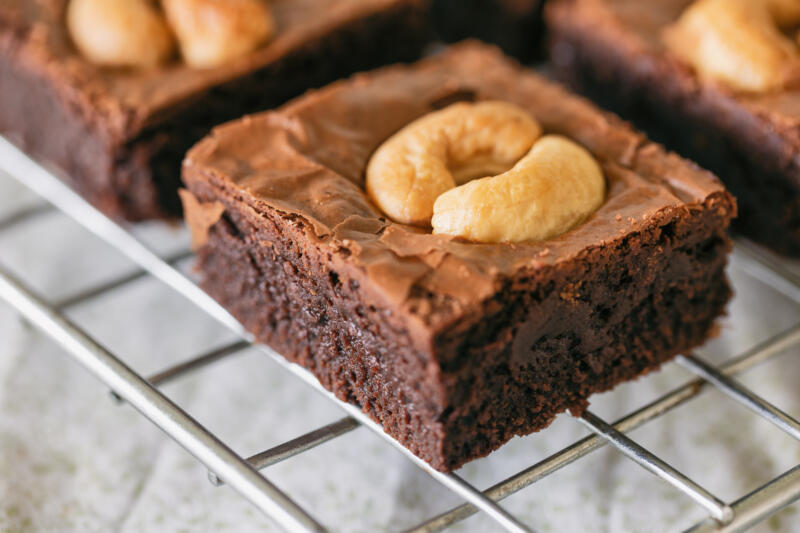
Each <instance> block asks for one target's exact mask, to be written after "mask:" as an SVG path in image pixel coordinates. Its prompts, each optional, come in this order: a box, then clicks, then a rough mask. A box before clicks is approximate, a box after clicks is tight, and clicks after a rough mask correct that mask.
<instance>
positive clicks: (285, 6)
mask: <svg viewBox="0 0 800 533" xmlns="http://www.w3.org/2000/svg"><path fill="white" fill-rule="evenodd" d="M66 5H67V0H53V1H49V2H30V1H28V0H0V95H2V98H0V133H2V134H5V135H8V136H10V138H12V139H13V140H14V141H15V142H18V143H19V144H20V145H21V146H22V147H23V148H24V149H25V150H26V151H28V152H29V153H31V154H32V155H34V156H35V157H37V158H40V159H42V160H43V161H44V162H46V163H48V164H51V165H54V166H55V167H56V168H57V169H58V170H59V171H60V173H61V174H62V175H63V176H64V177H65V179H67V180H68V182H69V183H70V184H71V185H72V186H73V187H75V189H76V190H78V191H79V192H80V193H82V194H83V195H84V196H85V197H86V198H88V199H89V200H90V201H91V202H92V203H94V204H95V205H96V206H98V207H99V208H100V209H102V210H103V211H104V212H106V213H108V214H110V215H113V216H115V217H124V218H128V219H131V220H138V219H146V218H152V217H165V216H175V215H177V214H179V213H180V202H179V201H178V196H177V189H178V185H179V179H178V176H179V175H180V162H181V160H182V159H183V156H184V155H185V152H186V150H188V149H189V148H190V147H191V146H192V144H194V143H195V142H197V141H198V140H199V139H200V138H202V136H203V135H206V134H207V133H208V132H209V130H210V129H211V128H212V127H213V126H215V125H217V124H220V123H221V122H224V121H227V120H232V119H234V118H237V117H240V116H241V115H243V114H244V113H247V112H252V111H256V110H262V109H267V108H270V107H274V106H276V105H278V104H280V103H282V102H284V101H286V100H287V99H289V98H290V97H292V96H296V95H298V94H300V93H301V92H303V91H305V90H306V89H309V88H311V87H315V86H320V85H323V84H325V83H328V82H330V81H333V80H335V79H337V78H340V77H341V76H343V75H347V74H350V73H352V72H354V71H357V70H362V69H365V68H371V67H375V66H379V65H380V64H384V63H386V62H395V61H399V60H409V59H414V58H416V57H418V54H419V52H420V50H421V47H422V46H423V44H424V42H425V41H426V40H427V38H428V29H427V26H428V23H427V5H426V2H425V0H337V1H336V2H331V1H329V0H275V1H273V2H271V5H272V10H273V13H274V16H275V19H276V22H277V34H276V36H275V38H274V40H272V41H271V42H270V43H269V44H267V45H266V46H264V47H263V48H261V49H259V50H257V51H255V52H253V53H251V54H248V55H247V56H245V57H242V58H241V59H238V60H235V61H232V62H229V63H228V64H226V65H224V66H222V67H218V68H213V69H194V68H191V67H188V66H186V65H185V64H183V63H181V62H180V61H178V60H175V61H174V62H173V63H171V64H168V65H166V66H164V67H162V68H159V69H156V70H145V71H141V70H121V69H108V68H101V67H97V66H95V65H93V64H91V63H90V62H88V61H87V60H85V59H83V58H82V57H81V56H80V55H79V54H78V52H77V51H76V50H75V48H74V46H73V45H72V43H71V41H70V39H69V36H68V33H67V29H66V26H65V22H64V18H65V9H66Z"/></svg>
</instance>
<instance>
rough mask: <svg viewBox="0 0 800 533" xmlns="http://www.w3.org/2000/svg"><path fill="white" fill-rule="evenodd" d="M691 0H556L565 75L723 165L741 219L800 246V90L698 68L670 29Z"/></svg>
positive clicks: (675, 143)
mask: <svg viewBox="0 0 800 533" xmlns="http://www.w3.org/2000/svg"><path fill="white" fill-rule="evenodd" d="M691 4H692V0H654V1H650V2H640V1H637V0H553V1H552V2H550V3H548V6H547V7H546V9H545V17H546V20H547V24H548V28H549V31H550V41H551V42H550V49H551V56H552V62H553V65H554V67H555V71H556V73H557V76H558V77H559V78H560V79H562V80H564V81H566V82H568V83H569V84H570V85H571V86H572V87H573V88H575V89H576V90H578V91H580V92H582V93H584V94H586V95H588V96H590V97H591V98H592V99H594V100H595V101H597V102H598V103H599V104H601V105H603V106H604V107H607V108H609V109H612V110H614V111H616V112H618V113H619V114H621V115H622V116H623V117H624V118H627V119H629V120H631V121H632V122H634V124H636V125H637V126H638V127H640V128H642V129H643V130H645V131H646V132H647V133H648V135H650V136H651V137H652V138H654V139H655V140H657V141H660V142H663V143H664V144H665V145H667V147H669V148H672V149H674V150H676V151H678V152H679V153H680V154H682V155H684V156H686V157H689V158H691V159H693V160H695V161H697V162H698V163H700V164H701V165H702V166H704V167H706V168H708V169H710V170H711V171H713V172H714V173H715V174H716V175H718V176H719V177H720V179H722V180H723V182H724V183H725V185H726V186H728V188H729V189H730V190H731V192H732V193H733V194H734V195H735V196H736V197H737V200H738V203H739V209H740V214H739V218H738V219H737V221H736V222H735V223H734V229H736V230H737V231H739V232H741V233H742V234H744V235H745V236H747V237H750V238H752V239H753V240H755V241H758V242H760V243H762V244H764V245H766V246H769V247H771V248H773V249H774V250H776V251H779V252H782V253H785V254H789V255H792V256H797V255H800V157H799V156H800V137H798V135H797V131H798V130H797V124H798V121H799V120H800V105H799V104H800V90H798V89H797V88H785V89H779V90H773V91H768V92H764V93H758V92H756V93H742V92H740V91H736V90H732V89H730V88H729V87H726V86H725V85H724V84H720V83H714V82H712V81H710V80H708V79H706V78H703V77H701V76H698V75H697V73H696V72H695V71H694V70H693V69H692V68H691V67H690V66H689V65H688V64H685V63H684V62H682V61H680V60H679V59H678V57H676V56H675V55H674V54H672V53H670V51H669V49H668V47H667V46H666V45H665V40H664V38H663V35H664V30H665V28H667V27H668V26H670V25H672V24H673V23H675V22H676V21H677V20H679V18H680V17H681V14H682V13H683V12H684V10H686V8H688V7H689V6H690V5H691ZM720 60H722V59H720Z"/></svg>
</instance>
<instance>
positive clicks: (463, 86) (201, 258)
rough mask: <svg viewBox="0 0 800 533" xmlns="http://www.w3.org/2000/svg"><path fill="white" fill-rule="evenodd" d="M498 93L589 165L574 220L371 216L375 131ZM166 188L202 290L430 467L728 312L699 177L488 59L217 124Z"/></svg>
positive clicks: (722, 220) (454, 61)
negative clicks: (483, 238)
mask: <svg viewBox="0 0 800 533" xmlns="http://www.w3.org/2000/svg"><path fill="white" fill-rule="evenodd" d="M498 100H499V101H503V102H508V103H511V104H514V105H516V106H519V107H521V108H522V109H524V110H526V111H527V112H529V113H530V114H531V115H532V116H533V117H534V118H535V119H537V120H538V121H539V123H540V124H541V126H542V128H543V129H544V131H545V132H546V133H552V134H559V135H562V136H565V137H568V138H570V139H572V140H574V141H575V142H577V143H580V145H582V146H584V147H585V148H586V149H588V151H589V152H590V153H591V154H592V155H593V156H594V157H595V158H596V159H597V161H598V162H599V163H600V165H601V167H602V171H603V174H604V176H605V179H606V181H607V197H606V198H605V201H604V202H603V204H602V206H601V207H600V208H599V209H598V210H597V211H596V212H595V213H594V214H593V215H592V216H590V217H589V218H588V220H586V221H585V222H584V223H583V224H581V225H579V226H578V227H576V228H574V229H572V230H570V231H568V232H566V233H564V234H562V235H560V236H557V237H554V238H552V239H548V240H544V241H538V242H537V241H529V242H518V243H513V244H512V243H505V242H501V243H496V244H479V243H475V242H468V241H465V240H463V239H458V238H453V237H450V236H447V235H440V234H432V233H431V232H430V230H429V229H425V228H420V227H412V226H408V225H403V224H398V223H395V222H392V221H391V220H388V219H387V217H386V216H384V214H383V213H381V212H380V211H379V210H378V208H377V207H376V206H375V205H374V204H373V203H372V202H371V201H370V199H369V197H368V195H367V193H366V192H365V190H364V185H365V183H364V180H365V170H366V167H367V163H368V161H369V159H370V157H371V154H373V152H375V150H376V149H377V148H378V146H379V145H381V144H382V143H383V142H384V141H385V140H386V139H387V138H389V137H390V136H392V135H393V134H394V133H395V132H397V131H398V130H400V129H401V128H403V127H404V126H406V125H407V124H409V123H410V122H412V121H414V120H415V119H418V118H419V117H422V116H424V115H426V114H428V113H430V112H432V111H434V110H437V109H441V108H444V107H447V106H449V105H450V104H452V103H453V102H458V101H471V102H478V101H498ZM183 179H184V183H185V184H186V187H187V189H188V190H186V191H182V196H183V199H184V204H185V211H186V216H187V220H188V222H189V225H190V227H191V229H192V232H193V236H194V242H195V246H196V248H197V252H198V269H199V272H200V273H201V275H202V283H203V286H204V287H205V288H206V290H207V291H208V292H209V293H210V294H211V295H213V296H214V297H215V298H216V299H218V300H219V301H220V302H221V303H222V304H223V305H224V306H225V307H226V308H227V309H229V310H230V311H231V312H232V313H233V314H234V315H235V316H236V317H237V318H238V319H239V320H240V321H241V322H242V323H243V324H244V325H245V327H246V328H247V329H248V330H249V331H251V332H253V334H254V335H255V336H256V337H257V338H258V339H259V340H260V341H263V342H265V343H267V344H269V345H271V346H272V347H274V348H275V349H276V350H277V351H278V352H280V353H281V354H283V355H284V356H285V357H286V358H287V359H289V360H291V361H294V362H296V363H298V364H300V365H303V366H304V367H306V368H307V369H309V370H310V371H311V372H313V373H314V374H315V375H316V376H317V377H318V378H319V380H320V382H321V383H322V384H323V385H324V386H325V387H326V388H328V389H330V390H331V391H333V392H334V393H336V395H337V396H338V397H339V398H341V399H342V400H344V401H348V402H352V403H355V404H357V405H359V406H361V408H363V409H364V411H365V412H366V413H368V414H369V415H370V416H371V417H373V418H374V419H375V420H376V421H378V422H380V423H381V424H383V427H384V428H385V430H386V431H387V432H388V433H389V434H391V435H392V436H393V437H394V438H396V439H398V440H399V441H400V442H401V443H403V444H404V445H405V446H407V447H408V448H409V449H410V450H411V451H413V452H414V453H415V454H417V455H418V456H419V457H421V458H423V459H425V460H426V461H428V462H430V464H432V465H433V466H434V467H435V468H437V469H440V470H443V471H447V470H452V469H455V468H458V467H459V466H460V465H462V464H464V463H465V462H466V461H469V460H471V459H474V458H476V457H480V456H483V455H486V454H488V453H489V452H491V451H492V450H494V449H496V448H497V447H499V446H500V445H502V444H503V443H504V442H506V441H507V440H509V439H510V438H512V437H513V436H514V435H525V434H527V433H530V432H532V431H536V430H540V429H542V428H544V427H546V426H547V425H548V424H550V422H551V421H552V420H553V418H554V417H555V416H556V415H557V414H558V413H561V412H563V411H565V410H567V409H570V410H572V411H573V412H580V411H581V410H582V409H584V408H585V407H586V406H587V399H588V398H589V396H590V395H591V394H593V393H596V392H600V391H605V390H608V389H610V388H612V387H613V386H614V385H616V384H618V383H620V382H622V381H625V380H629V379H632V378H635V377H637V376H640V375H642V374H644V373H646V372H649V371H652V370H654V369H656V368H658V367H659V365H661V364H662V363H664V362H665V361H668V360H669V359H670V358H672V357H673V356H675V355H676V354H678V353H681V352H685V351H687V350H690V349H692V348H693V347H695V346H697V345H699V344H701V343H703V342H704V341H705V340H706V338H708V336H709V335H710V334H711V333H712V332H713V331H714V321H715V319H716V318H717V317H718V316H719V315H720V314H721V313H722V312H723V310H724V307H725V304H726V302H727V301H728V299H729V297H730V289H729V287H728V283H727V281H726V277H725V272H724V271H725V265H726V261H727V254H728V252H729V250H730V248H731V243H730V241H729V239H728V237H727V236H726V228H727V226H728V224H729V221H730V219H731V217H732V216H733V215H734V214H735V211H736V207H735V203H734V201H733V199H732V197H731V196H730V195H729V194H728V193H727V192H726V191H725V189H724V188H723V186H722V185H721V184H720V183H719V181H718V180H717V179H716V178H715V177H714V176H713V175H711V174H710V173H708V172H706V171H703V170H701V169H700V168H698V167H697V166H695V165H694V164H692V163H690V162H688V161H685V160H683V159H681V158H679V157H677V156H676V155H674V154H669V153H667V152H665V151H664V150H663V149H662V148H661V147H660V146H658V145H655V144H653V143H651V142H649V141H648V140H647V139H646V138H645V137H644V136H642V135H641V134H639V133H637V132H635V131H634V130H632V129H631V128H630V127H629V126H628V125H626V124H625V123H623V122H622V121H621V120H619V119H618V118H616V117H615V116H612V115H610V114H607V113H604V112H602V111H600V110H598V109H597V108H596V107H594V106H593V105H592V104H590V103H589V102H587V101H585V100H583V99H582V98H579V97H577V96H574V95H572V94H571V93H569V92H568V91H566V90H564V89H563V88H561V87H560V86H558V85H556V84H554V83H552V82H549V81H547V80H545V79H543V78H542V77H540V76H539V75H537V74H535V73H534V72H532V71H530V70H527V69H525V68H523V67H520V66H519V65H518V64H516V63H515V62H514V61H513V60H510V59H508V58H507V57H505V56H504V55H502V54H501V53H500V52H499V51H498V50H497V49H496V48H494V47H490V46H488V45H481V44H477V43H465V44H461V45H457V46H454V47H452V48H451V49H449V50H447V51H446V52H444V53H442V54H441V55H439V56H436V57H433V58H429V59H426V60H424V61H421V62H419V63H417V64H414V65H411V66H395V67H389V68H385V69H382V70H377V71H374V72H370V73H366V74H360V75H357V76H355V77H353V78H351V79H349V80H346V81H341V82H338V83H335V84H333V85H330V86H328V87H326V88H323V89H321V90H317V91H313V92H311V93H308V94H306V95H305V96H303V97H301V98H298V99H296V100H294V101H293V102H290V103H289V104H287V105H285V106H283V107H282V108H280V109H278V110H277V111H274V112H267V113H262V114H257V115H252V116H248V117H245V118H243V119H241V120H238V121H234V122H231V123H229V124H226V125H223V126H220V127H218V128H216V129H215V130H214V131H213V133H212V134H211V135H210V136H208V137H207V138H205V139H204V140H203V141H201V142H200V143H199V144H198V145H196V146H195V147H194V148H193V149H192V150H191V151H190V152H189V154H188V156H187V158H186V160H185V161H184V167H183Z"/></svg>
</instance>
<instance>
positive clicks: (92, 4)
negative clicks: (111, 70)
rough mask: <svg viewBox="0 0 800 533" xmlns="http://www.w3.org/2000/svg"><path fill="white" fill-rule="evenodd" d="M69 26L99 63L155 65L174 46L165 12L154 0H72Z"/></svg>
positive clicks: (87, 53)
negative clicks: (161, 10)
mask: <svg viewBox="0 0 800 533" xmlns="http://www.w3.org/2000/svg"><path fill="white" fill-rule="evenodd" d="M67 29H68V30H69V33H70V36H71V37H72V40H73V42H74V43H75V45H76V46H77V47H78V49H79V50H80V51H81V53H82V54H83V55H84V56H85V57H86V58H87V59H89V60H90V61H92V62H93V63H96V64H98V65H107V66H114V67H152V66H155V65H157V64H159V63H161V62H163V61H164V60H166V59H168V58H169V57H170V56H171V55H172V54H173V52H174V50H175V41H174V39H173V37H172V33H171V32H170V29H169V27H168V26H167V23H166V20H165V19H164V15H163V13H161V12H160V11H159V10H158V7H157V6H156V5H155V4H154V3H153V2H152V1H151V0H72V1H71V2H70V3H69V5H68V6H67Z"/></svg>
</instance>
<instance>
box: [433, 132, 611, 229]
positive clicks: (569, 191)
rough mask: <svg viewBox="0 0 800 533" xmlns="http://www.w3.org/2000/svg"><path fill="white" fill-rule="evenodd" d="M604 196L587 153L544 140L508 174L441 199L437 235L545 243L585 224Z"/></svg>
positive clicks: (567, 143)
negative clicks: (541, 241) (543, 241)
mask: <svg viewBox="0 0 800 533" xmlns="http://www.w3.org/2000/svg"><path fill="white" fill-rule="evenodd" d="M605 192H606V182H605V178H604V177H603V171H602V170H601V169H600V166H599V165H598V163H597V161H596V160H595V159H594V157H593V156H592V155H591V154H590V153H589V152H588V151H587V150H586V149H585V148H583V147H582V146H580V145H578V144H576V143H574V142H572V141H570V140H569V139H567V138H565V137H561V136H558V135H546V136H544V137H542V138H541V139H539V140H538V141H537V142H536V143H535V144H534V145H533V148H531V150H530V152H528V154H527V155H526V156H525V157H523V158H522V159H521V160H520V161H519V162H518V163H517V164H516V165H514V168H512V169H511V170H509V171H508V172H505V173H504V174H500V175H499V176H493V177H488V178H483V179H480V180H475V181H471V182H469V183H467V184H465V185H462V186H460V187H456V188H455V189H451V190H449V191H447V192H445V193H444V194H442V195H441V196H439V197H438V198H437V200H436V203H435V204H434V207H433V221H432V225H433V232H434V233H443V234H447V235H454V236H459V237H464V238H466V239H469V240H472V241H478V242H520V241H529V240H534V241H539V240H546V239H550V238H552V237H555V236H558V235H560V234H562V233H565V232H567V231H569V230H570V229H572V228H574V227H575V226H577V225H578V224H580V223H581V222H583V221H584V220H586V219H587V218H588V217H589V216H590V215H591V214H592V213H594V212H595V211H596V210H597V209H598V208H599V207H600V206H601V205H602V204H603V202H604V200H605Z"/></svg>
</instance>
